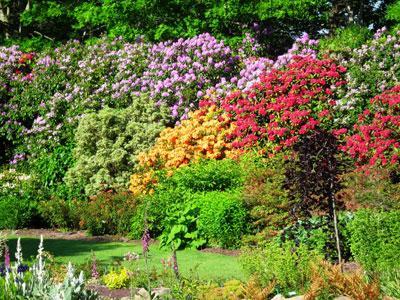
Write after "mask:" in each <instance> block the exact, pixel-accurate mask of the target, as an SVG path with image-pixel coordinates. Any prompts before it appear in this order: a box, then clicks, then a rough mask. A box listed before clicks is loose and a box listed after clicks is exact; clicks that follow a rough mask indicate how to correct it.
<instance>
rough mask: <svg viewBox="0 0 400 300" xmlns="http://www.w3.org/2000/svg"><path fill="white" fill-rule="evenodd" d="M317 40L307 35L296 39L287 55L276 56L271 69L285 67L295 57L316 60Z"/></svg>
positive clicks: (304, 34)
mask: <svg viewBox="0 0 400 300" xmlns="http://www.w3.org/2000/svg"><path fill="white" fill-rule="evenodd" d="M317 46H318V40H314V39H311V38H310V37H309V35H308V34H307V33H303V35H302V36H301V37H299V38H297V39H296V40H295V42H294V44H293V46H292V47H291V48H290V49H289V50H288V52H287V53H285V54H283V55H280V56H278V58H277V59H276V61H275V63H274V64H273V67H274V68H275V69H280V68H282V67H284V66H285V65H287V64H288V63H289V62H290V61H291V60H292V59H293V58H294V57H295V56H300V57H306V56H310V57H311V58H316V57H317V54H318V51H317Z"/></svg>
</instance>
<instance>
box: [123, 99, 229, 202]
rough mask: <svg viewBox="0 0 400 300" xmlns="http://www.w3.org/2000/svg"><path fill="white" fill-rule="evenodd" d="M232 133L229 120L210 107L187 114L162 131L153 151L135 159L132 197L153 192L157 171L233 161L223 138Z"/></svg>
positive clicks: (141, 154)
mask: <svg viewBox="0 0 400 300" xmlns="http://www.w3.org/2000/svg"><path fill="white" fill-rule="evenodd" d="M232 130H233V127H232V124H231V122H230V120H229V118H228V117H227V116H226V115H224V114H222V115H221V114H220V112H219V110H218V109H217V107H216V106H210V107H207V108H203V109H200V110H197V111H195V112H193V113H191V114H189V119H188V120H184V121H182V124H181V125H179V126H176V127H175V128H166V129H164V130H163V131H162V132H161V134H160V137H159V138H158V139H157V141H156V143H155V145H154V147H153V148H151V149H150V150H149V151H147V152H142V153H140V154H139V155H138V172H136V173H135V174H133V175H132V176H131V181H130V190H131V192H133V193H134V194H141V193H146V192H148V191H151V190H152V186H153V185H154V184H155V183H156V182H157V178H156V174H155V173H156V171H161V170H165V171H173V170H174V169H176V168H179V167H181V166H183V165H187V164H188V163H189V162H191V161H196V160H199V159H200V158H210V159H223V158H225V157H228V158H229V157H234V156H235V151H233V148H232V144H231V143H228V142H227V141H226V135H227V134H229V133H231V132H232Z"/></svg>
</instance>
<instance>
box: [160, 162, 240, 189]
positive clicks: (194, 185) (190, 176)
mask: <svg viewBox="0 0 400 300" xmlns="http://www.w3.org/2000/svg"><path fill="white" fill-rule="evenodd" d="M243 174H244V173H243V170H242V167H241V166H240V164H238V162H237V161H234V160H232V159H223V160H215V159H209V160H201V161H199V162H196V163H192V164H190V165H189V166H185V167H182V168H179V169H178V170H176V171H175V172H174V175H173V176H172V177H171V178H168V179H167V180H166V184H170V185H172V186H175V187H176V188H179V189H183V190H189V191H191V192H193V193H196V192H208V191H225V190H230V189H235V188H238V187H240V186H242V184H243V181H244V178H243Z"/></svg>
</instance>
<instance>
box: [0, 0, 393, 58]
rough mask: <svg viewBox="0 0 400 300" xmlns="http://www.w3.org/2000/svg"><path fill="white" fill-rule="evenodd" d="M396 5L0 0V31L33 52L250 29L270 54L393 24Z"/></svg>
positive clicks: (378, 0) (339, 0)
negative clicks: (303, 36)
mask: <svg viewBox="0 0 400 300" xmlns="http://www.w3.org/2000/svg"><path fill="white" fill-rule="evenodd" d="M388 6H389V8H390V9H389V13H387V12H388V10H387V7H388ZM398 11H400V1H397V2H396V1H395V0H350V1H349V0H225V1H217V0H0V36H1V41H2V43H3V44H5V43H6V44H11V43H16V42H18V43H19V44H21V43H22V45H23V46H25V47H26V48H30V49H29V50H34V49H35V48H42V47H43V46H45V45H46V44H53V43H57V42H62V41H65V40H68V39H79V40H87V39H91V38H96V37H99V36H101V35H104V34H106V35H109V36H111V37H116V36H123V37H124V38H126V39H127V40H130V41H132V40H134V39H136V38H137V37H138V36H145V37H146V38H147V39H149V40H151V41H159V40H166V39H173V38H178V37H192V36H194V35H197V34H199V33H202V32H210V33H211V34H213V35H214V36H216V37H218V38H224V39H226V40H227V41H228V42H230V43H235V41H237V40H238V39H241V37H242V36H243V34H244V33H245V32H251V33H252V34H253V35H254V36H255V37H257V38H258V40H259V41H260V42H261V43H262V44H263V45H266V46H265V51H266V53H268V54H270V55H276V54H279V53H281V52H283V51H285V50H287V48H288V47H290V45H291V44H292V43H293V38H294V37H296V36H298V35H299V34H300V33H302V32H308V33H309V34H311V35H312V36H314V37H318V36H321V35H324V34H327V33H329V32H334V31H335V30H336V29H338V28H343V27H346V26H348V25H359V26H362V27H370V28H371V27H372V28H373V29H376V28H378V27H380V26H383V25H386V24H389V22H391V23H392V24H393V23H396V22H397V21H398V20H399V19H400V17H398V15H399V14H397V12H398ZM268 45H270V46H268ZM272 45H273V46H272Z"/></svg>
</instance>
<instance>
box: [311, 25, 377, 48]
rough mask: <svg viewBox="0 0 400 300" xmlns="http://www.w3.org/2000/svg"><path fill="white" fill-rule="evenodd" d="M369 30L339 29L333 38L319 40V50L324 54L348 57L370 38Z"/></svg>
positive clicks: (362, 28)
mask: <svg viewBox="0 0 400 300" xmlns="http://www.w3.org/2000/svg"><path fill="white" fill-rule="evenodd" d="M370 35H371V31H370V30H368V28H366V27H363V26H358V25H350V26H348V27H345V28H339V29H337V30H336V31H335V32H334V33H333V34H332V35H331V36H328V37H325V38H322V39H320V40H319V47H318V48H319V50H320V51H321V52H322V53H324V54H325V53H330V52H338V53H344V55H346V54H347V53H348V52H350V51H352V50H353V49H355V48H359V47H361V46H362V45H363V44H364V43H365V42H366V41H367V39H368V38H369V37H370Z"/></svg>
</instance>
